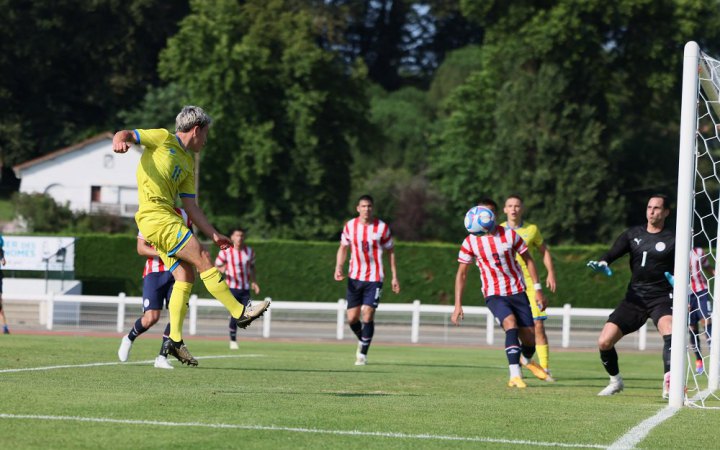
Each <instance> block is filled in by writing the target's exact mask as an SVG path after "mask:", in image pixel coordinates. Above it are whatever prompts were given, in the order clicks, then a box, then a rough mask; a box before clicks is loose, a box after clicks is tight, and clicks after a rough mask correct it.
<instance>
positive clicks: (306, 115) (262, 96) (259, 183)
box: [160, 0, 368, 238]
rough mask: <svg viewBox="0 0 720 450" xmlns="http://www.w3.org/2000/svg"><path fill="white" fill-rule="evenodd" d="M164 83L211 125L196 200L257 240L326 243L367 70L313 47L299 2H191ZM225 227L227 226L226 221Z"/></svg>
mask: <svg viewBox="0 0 720 450" xmlns="http://www.w3.org/2000/svg"><path fill="white" fill-rule="evenodd" d="M191 10H192V12H191V14H190V15H188V17H186V18H185V19H184V20H183V21H182V23H181V25H180V31H179V32H178V34H177V35H176V36H174V37H173V38H172V39H170V41H169V43H168V47H167V49H166V50H165V51H164V52H163V53H162V55H161V63H160V73H161V75H162V77H163V78H164V79H165V80H166V81H168V82H174V83H177V85H178V86H180V87H181V88H182V89H183V90H185V92H186V94H187V95H186V98H187V100H188V101H189V102H191V103H194V104H198V105H200V106H203V107H204V108H206V110H207V111H208V112H209V113H210V115H211V116H212V117H213V118H214V124H213V127H212V129H211V135H210V138H209V144H208V146H207V148H206V150H205V151H204V152H203V154H202V166H201V174H200V181H201V198H202V199H204V200H203V202H204V203H203V204H204V205H205V206H206V207H208V208H209V211H210V212H211V213H212V214H213V215H214V216H216V217H219V218H221V216H225V219H224V220H223V223H227V222H228V221H229V220H230V219H229V218H231V217H236V218H238V217H239V218H241V219H242V220H243V222H244V223H245V224H246V225H249V226H251V227H254V231H253V234H255V235H262V234H267V233H268V232H269V231H268V230H270V229H271V228H272V230H273V234H274V235H275V236H280V237H293V238H327V237H329V236H331V235H333V234H335V233H336V232H337V229H338V227H339V223H340V220H341V218H342V215H343V214H342V212H343V211H344V208H345V205H346V204H347V200H348V194H349V192H350V171H349V167H350V163H351V151H352V150H353V149H354V148H356V147H358V146H362V143H361V135H362V131H363V130H364V129H365V128H367V126H368V125H367V119H366V114H367V110H368V105H367V102H366V98H365V89H366V84H365V81H364V80H365V76H366V75H365V70H364V68H363V66H362V65H361V64H356V65H354V66H352V67H347V66H345V65H343V64H342V63H341V62H340V61H339V59H338V58H337V55H335V54H334V53H332V52H329V51H325V50H323V49H322V48H320V47H319V46H318V40H319V39H318V36H319V34H318V33H319V31H318V30H317V29H316V28H315V27H314V21H313V17H312V15H311V14H309V13H308V12H307V11H306V10H305V9H304V8H303V7H301V5H299V4H298V2H293V1H283V0H272V1H268V2H266V1H260V0H251V1H248V2H245V3H243V4H239V3H238V2H237V1H232V0H221V1H217V2H215V3H214V8H206V7H205V3H204V2H202V1H193V2H191ZM221 220H222V218H221Z"/></svg>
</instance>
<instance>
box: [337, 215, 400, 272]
mask: <svg viewBox="0 0 720 450" xmlns="http://www.w3.org/2000/svg"><path fill="white" fill-rule="evenodd" d="M340 244H341V245H344V246H346V247H347V246H348V245H349V246H350V249H351V254H350V269H349V270H348V277H349V278H351V279H353V280H358V281H378V282H381V281H383V279H384V277H385V273H384V272H383V262H382V255H383V250H390V249H392V248H393V245H394V243H393V238H392V234H391V233H390V227H389V226H388V225H387V224H386V223H385V222H383V221H382V220H380V219H373V221H372V222H371V223H370V224H368V225H363V224H362V223H361V222H360V219H359V218H358V217H356V218H354V219H351V220H350V221H348V222H347V223H346V224H345V228H343V232H342V236H341V237H340Z"/></svg>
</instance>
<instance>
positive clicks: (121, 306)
mask: <svg viewBox="0 0 720 450" xmlns="http://www.w3.org/2000/svg"><path fill="white" fill-rule="evenodd" d="M4 300H5V302H6V304H10V303H13V302H14V303H16V306H17V307H18V308H19V307H20V304H26V305H32V308H31V310H30V311H29V312H28V311H26V313H25V316H26V319H25V323H26V324H29V325H30V326H32V324H31V322H32V319H28V318H27V316H32V315H34V314H37V315H36V319H37V326H42V327H43V328H46V329H47V330H55V329H62V328H63V327H67V326H72V327H74V328H76V329H77V328H81V329H82V328H89V329H95V330H97V329H98V328H100V329H102V330H109V329H110V330H111V329H113V325H114V331H117V332H118V333H122V332H124V331H127V329H128V324H131V323H132V322H134V320H135V319H137V317H139V316H140V315H141V312H142V306H141V305H142V298H141V297H127V296H126V295H125V294H122V293H121V294H119V295H117V296H91V295H57V294H47V295H44V296H42V295H37V294H33V295H7V294H6V295H5V296H4ZM128 306H133V307H136V308H134V310H133V311H132V312H131V314H132V315H131V316H130V317H128V308H127V307H128ZM463 310H464V313H465V321H464V323H465V327H463V329H465V330H467V329H468V328H470V329H472V330H473V332H477V330H478V328H480V329H482V328H484V331H485V333H484V334H485V336H484V340H485V343H486V344H488V345H492V344H493V343H494V342H495V338H496V332H501V330H500V329H499V326H498V325H497V324H496V322H495V320H494V318H493V316H492V314H491V313H490V310H489V309H488V308H486V307H481V306H466V307H464V308H463ZM345 311H346V303H345V300H343V299H340V300H338V301H337V302H294V301H273V302H272V306H271V307H270V309H269V310H268V311H267V312H266V313H265V315H264V316H263V318H262V319H261V323H262V327H261V329H260V330H261V331H260V335H261V336H262V337H264V338H270V337H273V336H275V335H276V334H277V335H281V333H276V334H274V333H273V326H274V323H276V322H277V323H278V325H282V324H287V323H289V322H296V323H302V324H303V325H302V326H304V328H301V329H298V330H296V331H297V332H298V333H302V335H304V336H308V337H311V338H312V337H325V338H329V337H330V335H328V333H325V335H324V336H320V331H319V330H320V328H321V326H320V325H319V324H320V323H324V325H325V326H326V327H327V325H329V324H332V323H334V325H335V326H334V336H333V337H334V338H335V339H337V340H343V339H345V329H346V325H345ZM452 311H453V307H452V306H449V305H423V304H422V303H421V302H420V301H419V300H415V301H414V302H413V303H409V304H393V303H381V304H380V306H379V307H378V311H377V314H376V321H377V322H378V323H385V324H390V325H395V326H396V328H397V329H398V330H400V331H399V333H400V334H399V335H398V337H399V339H401V340H405V339H408V340H409V342H411V343H418V342H421V341H423V342H428V340H427V339H424V336H429V335H430V334H431V333H430V330H431V329H432V330H435V331H436V330H437V329H440V330H442V333H444V337H445V341H447V340H448V335H450V334H452V333H460V331H457V332H452V333H451V332H450V331H449V330H450V329H451V328H452V326H451V324H450V322H449V318H450V315H451V314H452ZM547 312H548V316H549V319H548V323H555V324H556V325H554V328H556V329H557V332H556V333H555V334H556V335H559V336H558V338H559V341H560V342H559V343H560V345H561V346H562V347H563V348H569V347H577V346H578V345H577V341H578V336H579V335H580V334H585V335H586V336H585V340H586V342H585V345H584V346H594V345H595V344H594V343H595V340H596V339H597V335H598V332H599V328H600V327H601V326H602V323H604V321H605V319H606V318H607V317H608V315H609V314H610V313H611V312H612V310H610V309H599V308H573V307H572V306H571V305H569V304H565V305H564V306H563V307H561V308H552V307H551V308H548V310H547ZM308 313H310V314H308ZM276 315H277V316H278V318H277V319H274V318H273V316H276ZM227 318H228V316H227V312H226V311H225V308H224V307H223V306H222V304H220V302H218V301H217V300H210V299H199V298H197V296H192V297H191V298H190V308H189V317H188V319H187V320H186V326H187V331H188V332H189V334H190V335H196V334H198V328H199V326H200V324H202V326H203V327H204V328H203V329H204V330H205V331H206V333H205V334H207V330H215V332H224V329H223V328H222V327H218V323H223V322H222V321H226V320H227ZM9 319H11V320H12V319H13V314H11V313H9ZM129 319H130V320H131V322H128V320H129ZM583 319H593V320H594V323H593V326H588V325H583V322H582V321H583ZM16 320H17V318H16ZM573 320H575V321H577V322H580V324H579V325H576V326H575V327H573ZM558 322H559V326H558ZM211 323H212V324H211ZM408 325H409V335H407V334H405V335H404V336H405V337H403V334H404V333H406V332H407V331H408V330H407V328H408ZM475 325H477V326H475ZM546 328H548V327H547V326H546ZM218 330H220V331H218ZM423 330H425V331H424V332H423ZM458 330H460V329H458ZM421 332H422V333H423V334H421ZM436 334H437V333H436ZM548 334H549V333H548ZM633 336H634V337H633V339H632V340H630V341H629V342H626V343H625V344H626V345H628V344H629V345H631V346H633V347H635V348H637V349H638V350H645V349H646V348H647V346H648V335H647V324H646V325H644V326H643V327H642V328H641V329H640V330H639V332H638V333H636V334H634V335H633ZM428 339H429V337H428ZM440 339H442V337H441V338H440ZM473 339H474V340H475V341H477V337H476V336H473ZM588 342H590V344H588ZM581 346H582V345H581Z"/></svg>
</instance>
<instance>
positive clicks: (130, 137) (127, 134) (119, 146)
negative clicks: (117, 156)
mask: <svg viewBox="0 0 720 450" xmlns="http://www.w3.org/2000/svg"><path fill="white" fill-rule="evenodd" d="M134 143H135V133H133V132H132V131H130V130H120V131H118V132H117V133H115V136H113V151H114V152H115V153H125V152H127V151H128V150H129V149H130V146H131V145H132V144H134Z"/></svg>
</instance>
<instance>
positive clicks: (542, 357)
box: [535, 344, 550, 369]
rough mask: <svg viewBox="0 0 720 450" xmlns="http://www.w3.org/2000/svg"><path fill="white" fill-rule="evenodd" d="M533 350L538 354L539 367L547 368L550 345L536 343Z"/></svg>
mask: <svg viewBox="0 0 720 450" xmlns="http://www.w3.org/2000/svg"><path fill="white" fill-rule="evenodd" d="M535 351H536V352H537V355H538V360H539V362H540V367H542V368H543V369H547V368H549V365H548V364H549V359H550V347H549V346H548V345H547V344H544V345H536V346H535Z"/></svg>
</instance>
